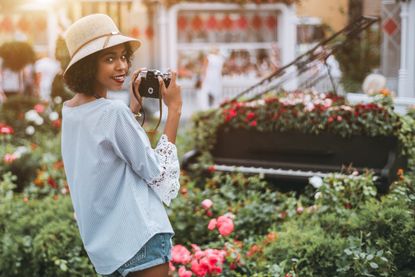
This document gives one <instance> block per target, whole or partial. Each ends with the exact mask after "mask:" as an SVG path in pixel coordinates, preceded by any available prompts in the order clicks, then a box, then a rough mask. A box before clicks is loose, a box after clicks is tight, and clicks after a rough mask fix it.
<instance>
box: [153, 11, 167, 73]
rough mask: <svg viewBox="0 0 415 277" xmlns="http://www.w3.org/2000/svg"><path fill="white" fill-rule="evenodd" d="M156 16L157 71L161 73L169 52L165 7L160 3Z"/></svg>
mask: <svg viewBox="0 0 415 277" xmlns="http://www.w3.org/2000/svg"><path fill="white" fill-rule="evenodd" d="M156 16H158V20H157V25H158V30H159V35H158V36H157V38H158V53H159V55H158V62H157V64H158V65H159V69H161V70H162V71H165V70H166V69H167V68H168V67H169V65H168V55H167V53H168V51H169V47H168V46H169V45H168V37H167V36H168V33H167V29H168V24H167V23H168V20H167V11H166V7H165V6H164V5H163V4H162V3H160V4H159V8H158V12H157V15H156Z"/></svg>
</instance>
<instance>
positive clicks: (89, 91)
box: [63, 43, 133, 96]
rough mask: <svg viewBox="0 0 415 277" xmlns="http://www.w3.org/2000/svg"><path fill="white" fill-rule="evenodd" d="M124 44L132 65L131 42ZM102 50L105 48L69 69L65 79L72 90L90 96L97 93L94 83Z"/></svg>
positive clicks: (128, 59) (129, 64)
mask: <svg viewBox="0 0 415 277" xmlns="http://www.w3.org/2000/svg"><path fill="white" fill-rule="evenodd" d="M124 45H125V50H126V51H127V53H126V57H127V61H128V67H131V60H132V58H133V51H132V49H131V46H130V44H129V43H124ZM102 51H104V50H101V51H98V52H96V53H94V54H91V55H89V56H86V57H85V58H83V59H81V60H79V61H78V62H76V63H75V64H73V65H72V66H71V68H69V69H68V71H67V72H66V73H65V75H64V77H63V79H64V81H65V83H66V85H67V86H68V88H69V89H70V90H72V91H73V92H77V93H83V94H86V95H89V96H94V95H95V92H94V83H95V79H96V74H97V71H98V56H99V54H100V53H101V52H102Z"/></svg>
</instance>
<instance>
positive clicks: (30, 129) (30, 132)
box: [26, 125, 35, 136]
mask: <svg viewBox="0 0 415 277" xmlns="http://www.w3.org/2000/svg"><path fill="white" fill-rule="evenodd" d="M34 133H35V127H33V126H32V125H29V126H27V127H26V134H27V135H29V136H31V135H33V134H34Z"/></svg>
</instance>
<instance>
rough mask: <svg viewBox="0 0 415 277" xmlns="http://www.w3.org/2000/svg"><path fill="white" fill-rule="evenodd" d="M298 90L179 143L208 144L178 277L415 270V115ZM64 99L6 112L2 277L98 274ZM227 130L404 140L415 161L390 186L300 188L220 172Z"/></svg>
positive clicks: (177, 249) (361, 181)
mask: <svg viewBox="0 0 415 277" xmlns="http://www.w3.org/2000/svg"><path fill="white" fill-rule="evenodd" d="M391 103H392V102H391V97H390V95H389V94H388V92H387V91H384V92H383V93H381V94H378V95H375V96H373V102H372V103H370V104H357V105H351V104H348V103H347V101H346V100H345V99H343V98H341V97H339V96H336V95H332V94H319V93H315V92H307V93H304V92H295V93H290V94H287V93H284V92H281V93H280V94H277V95H269V96H265V97H264V98H263V99H261V100H253V101H243V102H230V103H227V104H226V105H224V106H223V107H222V108H220V109H217V110H214V111H208V112H204V113H201V114H199V115H197V116H196V117H195V118H194V120H193V123H192V126H191V128H188V129H187V130H185V131H182V134H181V136H180V137H179V138H178V140H177V144H178V149H179V155H180V156H183V153H184V152H186V151H187V150H190V149H194V148H195V149H198V150H199V151H201V153H202V155H201V156H200V157H199V159H198V163H195V164H194V165H192V171H189V172H185V171H183V172H182V176H181V190H180V194H179V196H178V198H177V199H175V200H174V201H173V202H172V205H171V206H170V207H169V208H168V213H169V216H170V219H171V222H172V224H173V228H174V230H175V232H176V235H175V237H174V238H173V241H174V244H175V246H174V248H173V250H172V261H171V263H170V272H171V275H172V276H180V277H189V276H257V277H259V276H263V277H265V276H285V277H288V276H291V277H294V276H300V277H302V276H408V277H409V276H414V275H415V218H414V217H415V214H414V212H415V186H414V184H415V174H414V172H413V171H411V169H413V168H414V167H413V166H414V161H415V160H414V158H415V116H414V115H415V112H414V111H410V112H409V113H408V114H407V115H405V116H403V115H399V114H397V113H395V112H394V111H393V108H392V105H391ZM61 105H62V99H61V98H59V97H55V98H54V99H53V102H52V103H40V102H38V101H37V100H36V99H31V98H16V99H13V100H12V99H10V101H8V102H6V103H5V104H4V105H3V106H2V107H1V115H0V141H1V144H2V147H1V149H0V158H1V160H0V249H1V251H0V276H7V277H13V276H42V277H48V276H53V277H59V276H97V275H96V274H95V271H94V269H93V267H92V265H91V264H90V262H89V260H88V257H87V256H86V252H85V251H84V249H83V245H82V242H81V240H80V237H79V233H78V229H77V226H76V222H75V218H74V212H73V209H72V203H71V200H70V191H69V189H68V186H67V183H66V181H65V174H64V168H63V163H62V161H61V156H60V109H61ZM219 127H222V128H242V129H247V130H258V131H260V132H266V131H279V132H286V131H299V132H303V133H309V134H319V133H322V132H328V133H331V134H335V135H338V136H341V137H346V138H348V137H352V136H355V135H365V136H372V137H375V136H394V137H396V138H397V139H398V140H399V141H400V143H401V144H402V146H403V147H402V152H403V153H404V154H405V155H406V156H407V157H408V167H407V169H399V170H398V172H397V176H398V178H397V180H396V181H395V182H393V183H392V184H391V185H390V188H389V191H388V193H381V192H379V191H378V188H377V186H376V182H375V181H376V176H375V175H374V173H373V172H371V171H366V172H357V171H354V170H353V169H350V168H349V169H348V170H347V171H344V172H339V173H337V174H331V175H329V176H328V177H325V178H320V177H313V178H310V184H309V185H307V186H306V187H305V188H304V189H303V190H302V191H301V192H300V193H299V192H298V191H288V192H282V191H280V190H278V189H277V188H276V187H274V186H273V185H272V184H271V183H269V182H268V180H267V179H265V178H263V176H260V175H259V176H247V175H243V174H240V173H221V172H217V171H216V170H215V168H214V167H212V166H211V165H212V157H211V155H210V153H209V150H210V149H211V147H212V145H213V144H214V142H215V139H216V137H215V136H216V131H217V130H218V128H219Z"/></svg>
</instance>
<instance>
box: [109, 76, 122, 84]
mask: <svg viewBox="0 0 415 277" xmlns="http://www.w3.org/2000/svg"><path fill="white" fill-rule="evenodd" d="M111 78H112V79H113V80H114V81H115V82H117V83H118V84H123V83H124V81H125V74H121V75H115V76H112V77H111Z"/></svg>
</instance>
